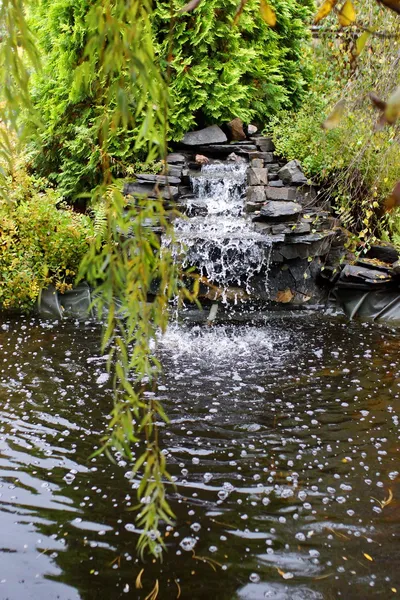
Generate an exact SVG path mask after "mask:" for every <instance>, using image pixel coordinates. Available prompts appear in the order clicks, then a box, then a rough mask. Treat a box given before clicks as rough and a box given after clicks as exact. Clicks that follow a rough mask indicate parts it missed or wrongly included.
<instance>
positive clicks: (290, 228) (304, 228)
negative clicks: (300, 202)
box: [272, 221, 311, 239]
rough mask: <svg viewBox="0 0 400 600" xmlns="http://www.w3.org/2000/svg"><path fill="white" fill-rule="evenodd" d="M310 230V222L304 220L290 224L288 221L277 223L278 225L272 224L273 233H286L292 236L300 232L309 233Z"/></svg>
mask: <svg viewBox="0 0 400 600" xmlns="http://www.w3.org/2000/svg"><path fill="white" fill-rule="evenodd" d="M310 231H311V225H310V223H306V222H302V221H300V223H294V224H293V223H290V224H289V225H288V224H287V223H277V224H276V225H272V233H285V234H286V235H290V236H294V235H296V234H300V233H309V232H310ZM285 239H286V238H285Z"/></svg>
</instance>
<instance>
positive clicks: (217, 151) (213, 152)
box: [196, 143, 256, 158]
mask: <svg viewBox="0 0 400 600" xmlns="http://www.w3.org/2000/svg"><path fill="white" fill-rule="evenodd" d="M196 150H197V151H198V152H204V153H206V154H207V155H208V156H215V157H218V158H219V157H226V156H228V155H229V154H231V153H232V152H235V153H236V154H238V155H240V156H247V155H248V154H250V153H252V152H253V151H255V150H256V147H255V146H253V145H247V146H242V145H240V144H239V143H236V144H235V143H232V144H210V145H209V146H206V145H202V146H197V148H196Z"/></svg>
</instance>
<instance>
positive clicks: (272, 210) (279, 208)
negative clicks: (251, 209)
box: [260, 201, 302, 219]
mask: <svg viewBox="0 0 400 600" xmlns="http://www.w3.org/2000/svg"><path fill="white" fill-rule="evenodd" d="M301 212H302V207H301V205H300V204H298V203H297V202H279V201H269V202H266V203H265V204H263V206H262V207H261V210H260V218H263V219H282V218H284V217H296V216H297V215H298V214H300V213H301Z"/></svg>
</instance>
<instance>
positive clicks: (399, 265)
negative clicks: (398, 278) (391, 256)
mask: <svg viewBox="0 0 400 600" xmlns="http://www.w3.org/2000/svg"><path fill="white" fill-rule="evenodd" d="M392 268H393V271H394V272H395V273H396V275H400V260H396V262H394V263H393V264H392Z"/></svg>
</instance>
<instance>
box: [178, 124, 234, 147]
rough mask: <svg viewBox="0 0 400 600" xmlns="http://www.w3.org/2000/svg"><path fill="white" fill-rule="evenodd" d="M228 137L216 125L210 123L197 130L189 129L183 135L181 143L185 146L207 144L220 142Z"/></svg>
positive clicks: (225, 140)
mask: <svg viewBox="0 0 400 600" xmlns="http://www.w3.org/2000/svg"><path fill="white" fill-rule="evenodd" d="M227 141H228V138H227V137H226V135H225V133H224V132H223V131H222V129H221V128H220V127H218V125H211V127H206V128H205V129H200V130H198V131H189V132H188V133H186V134H185V135H184V138H183V140H182V144H185V145H186V146H202V145H208V144H221V143H223V142H227Z"/></svg>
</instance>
